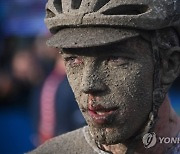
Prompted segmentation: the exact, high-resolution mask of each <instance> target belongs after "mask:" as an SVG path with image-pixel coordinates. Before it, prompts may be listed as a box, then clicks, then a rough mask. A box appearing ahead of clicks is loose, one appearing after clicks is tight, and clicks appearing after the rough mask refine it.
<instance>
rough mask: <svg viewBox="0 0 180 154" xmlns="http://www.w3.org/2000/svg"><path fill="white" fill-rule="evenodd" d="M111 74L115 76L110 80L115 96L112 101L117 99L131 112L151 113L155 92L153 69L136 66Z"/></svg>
mask: <svg viewBox="0 0 180 154" xmlns="http://www.w3.org/2000/svg"><path fill="white" fill-rule="evenodd" d="M111 74H114V76H111V77H110V78H111V79H110V78H109V80H108V86H109V87H110V89H111V92H112V94H113V95H112V96H111V99H116V102H117V103H119V105H123V106H124V108H125V109H126V110H127V111H129V112H137V111H139V110H142V111H145V112H149V109H150V108H151V105H152V92H153V71H152V69H150V70H149V69H147V67H145V66H142V65H139V64H136V65H131V67H129V68H128V69H114V70H113V71H111ZM112 81H113V82H112ZM140 112H141V111H140Z"/></svg>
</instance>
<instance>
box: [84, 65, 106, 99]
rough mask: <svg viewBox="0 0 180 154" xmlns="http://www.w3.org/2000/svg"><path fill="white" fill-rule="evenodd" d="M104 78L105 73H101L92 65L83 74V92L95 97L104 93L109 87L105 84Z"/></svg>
mask: <svg viewBox="0 0 180 154" xmlns="http://www.w3.org/2000/svg"><path fill="white" fill-rule="evenodd" d="M102 77H103V73H101V72H100V70H99V69H98V67H97V66H96V67H93V66H92V65H90V66H89V67H88V68H86V69H85V71H84V73H83V77H82V82H81V91H82V92H83V93H86V94H92V95H94V96H95V95H98V94H100V93H103V92H104V91H105V90H106V89H107V86H106V84H105V83H104V82H103V78H102Z"/></svg>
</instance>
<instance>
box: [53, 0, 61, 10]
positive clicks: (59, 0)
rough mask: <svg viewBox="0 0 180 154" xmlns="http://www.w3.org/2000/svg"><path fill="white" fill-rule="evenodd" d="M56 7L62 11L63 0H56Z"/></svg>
mask: <svg viewBox="0 0 180 154" xmlns="http://www.w3.org/2000/svg"><path fill="white" fill-rule="evenodd" d="M53 3H54V7H55V8H56V10H57V11H58V12H59V13H62V2H61V0H54V2H53Z"/></svg>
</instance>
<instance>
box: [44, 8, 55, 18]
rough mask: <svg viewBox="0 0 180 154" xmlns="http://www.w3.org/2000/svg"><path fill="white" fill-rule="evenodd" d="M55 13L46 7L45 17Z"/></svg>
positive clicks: (52, 15)
mask: <svg viewBox="0 0 180 154" xmlns="http://www.w3.org/2000/svg"><path fill="white" fill-rule="evenodd" d="M55 16H56V15H55V14H54V13H53V12H52V11H51V10H49V9H46V18H52V17H55Z"/></svg>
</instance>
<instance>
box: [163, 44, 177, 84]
mask: <svg viewBox="0 0 180 154" xmlns="http://www.w3.org/2000/svg"><path fill="white" fill-rule="evenodd" d="M162 67H163V69H162V84H164V85H170V84H172V83H173V81H174V80H175V79H176V78H177V77H178V76H179V74H180V47H174V48H171V49H170V50H169V51H168V52H167V54H166V57H164V58H163V59H162Z"/></svg>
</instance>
